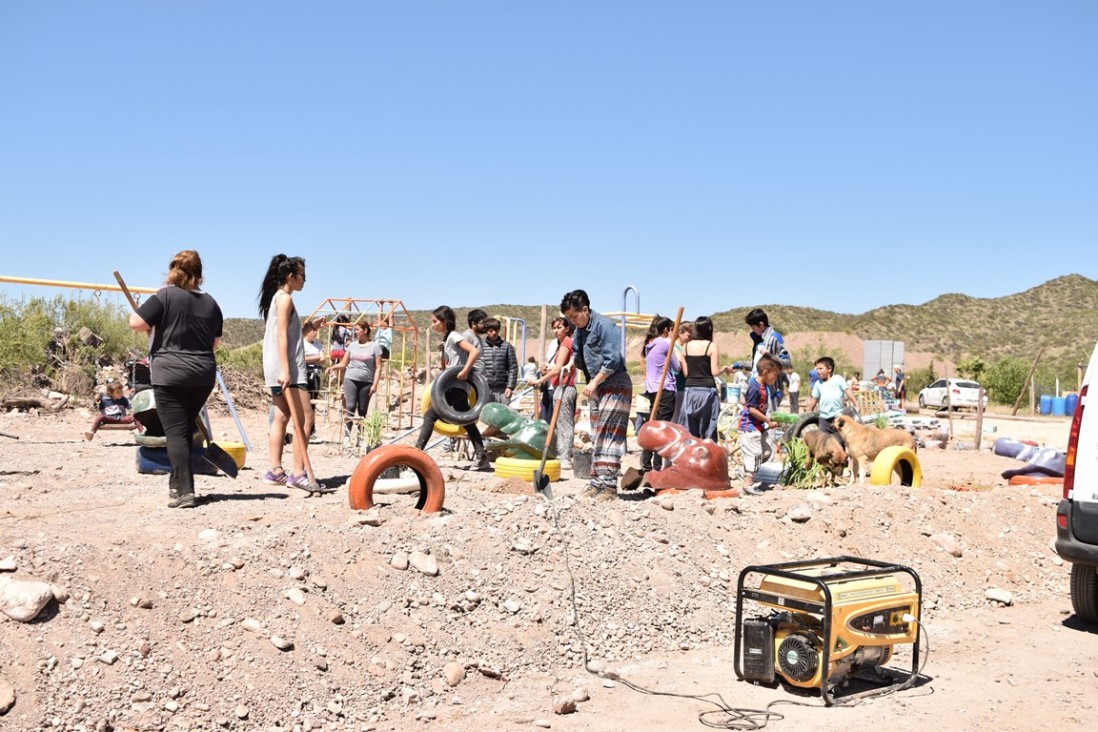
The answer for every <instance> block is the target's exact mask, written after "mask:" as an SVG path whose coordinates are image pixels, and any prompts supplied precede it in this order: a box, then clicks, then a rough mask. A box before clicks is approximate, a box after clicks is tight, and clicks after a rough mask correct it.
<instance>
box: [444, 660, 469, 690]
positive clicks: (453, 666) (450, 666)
mask: <svg viewBox="0 0 1098 732" xmlns="http://www.w3.org/2000/svg"><path fill="white" fill-rule="evenodd" d="M442 676H443V678H444V679H446V685H447V686H457V685H458V684H460V683H461V682H462V681H464V680H465V667H464V666H462V665H461V664H460V663H458V662H456V661H450V662H449V663H447V664H446V665H445V666H443V667H442Z"/></svg>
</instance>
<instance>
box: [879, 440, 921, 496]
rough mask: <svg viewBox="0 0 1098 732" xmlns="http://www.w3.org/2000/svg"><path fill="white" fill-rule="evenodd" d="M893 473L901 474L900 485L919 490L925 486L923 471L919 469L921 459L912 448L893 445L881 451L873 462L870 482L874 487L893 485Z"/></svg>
mask: <svg viewBox="0 0 1098 732" xmlns="http://www.w3.org/2000/svg"><path fill="white" fill-rule="evenodd" d="M893 473H898V474H899V476H900V485H905V486H910V487H912V488H918V487H920V486H921V485H922V484H923V469H922V468H921V467H919V458H918V457H916V455H915V453H914V452H912V450H911V448H907V447H901V446H899V445H892V446H891V447H886V448H885V449H883V450H881V452H880V454H878V455H877V457H876V458H875V459H874V460H873V470H872V472H871V473H870V474H869V482H870V483H871V484H872V485H892V474H893Z"/></svg>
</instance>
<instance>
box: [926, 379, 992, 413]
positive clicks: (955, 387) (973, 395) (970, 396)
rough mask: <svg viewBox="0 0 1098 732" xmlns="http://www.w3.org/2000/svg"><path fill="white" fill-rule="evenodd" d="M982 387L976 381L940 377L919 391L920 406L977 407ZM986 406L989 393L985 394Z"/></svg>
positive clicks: (985, 405)
mask: <svg viewBox="0 0 1098 732" xmlns="http://www.w3.org/2000/svg"><path fill="white" fill-rule="evenodd" d="M981 391H982V388H981V387H980V385H979V384H977V383H976V382H975V381H966V380H965V379H938V380H937V381H935V382H934V383H933V384H931V385H930V386H928V387H927V388H925V389H923V390H922V391H920V392H919V408H920V409H926V408H927V407H933V408H935V409H945V408H946V406H952V407H953V408H954V409H960V408H962V407H967V408H969V409H975V408H976V405H977V404H978V403H979V402H978V401H977V400H979V398H980V392H981ZM984 407H987V394H984Z"/></svg>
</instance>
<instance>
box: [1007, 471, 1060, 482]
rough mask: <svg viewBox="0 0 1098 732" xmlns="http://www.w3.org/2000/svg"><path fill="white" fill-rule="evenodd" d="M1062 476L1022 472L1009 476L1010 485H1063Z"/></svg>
mask: <svg viewBox="0 0 1098 732" xmlns="http://www.w3.org/2000/svg"><path fill="white" fill-rule="evenodd" d="M1063 484H1064V476H1062V475H1045V474H1044V473H1022V474H1021V475H1012V476H1010V485H1063Z"/></svg>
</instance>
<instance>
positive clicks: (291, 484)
mask: <svg viewBox="0 0 1098 732" xmlns="http://www.w3.org/2000/svg"><path fill="white" fill-rule="evenodd" d="M309 485H310V483H309V474H308V473H302V474H301V475H290V476H289V477H288V478H287V479H286V483H285V486H286V487H287V488H297V489H298V490H300V491H305V492H306V493H312V490H311V489H310V488H309Z"/></svg>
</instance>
